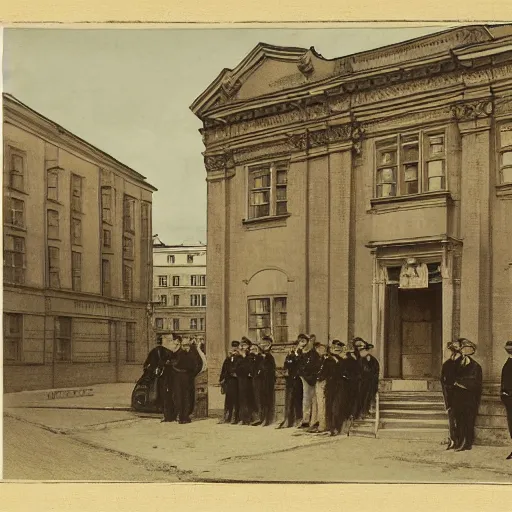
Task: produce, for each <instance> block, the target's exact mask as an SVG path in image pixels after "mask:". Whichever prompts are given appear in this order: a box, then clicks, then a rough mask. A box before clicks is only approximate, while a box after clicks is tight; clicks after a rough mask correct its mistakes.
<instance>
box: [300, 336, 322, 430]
mask: <svg viewBox="0 0 512 512" xmlns="http://www.w3.org/2000/svg"><path fill="white" fill-rule="evenodd" d="M309 343H310V346H311V347H312V348H311V349H310V350H308V351H306V350H304V352H303V353H302V356H301V359H300V364H299V375H300V380H301V381H302V424H301V425H300V428H308V427H313V426H315V425H316V423H317V403H316V395H315V384H316V374H317V372H318V363H319V361H320V355H319V354H318V352H317V351H316V347H317V346H318V345H317V344H316V336H315V335H314V334H311V335H310V337H309Z"/></svg>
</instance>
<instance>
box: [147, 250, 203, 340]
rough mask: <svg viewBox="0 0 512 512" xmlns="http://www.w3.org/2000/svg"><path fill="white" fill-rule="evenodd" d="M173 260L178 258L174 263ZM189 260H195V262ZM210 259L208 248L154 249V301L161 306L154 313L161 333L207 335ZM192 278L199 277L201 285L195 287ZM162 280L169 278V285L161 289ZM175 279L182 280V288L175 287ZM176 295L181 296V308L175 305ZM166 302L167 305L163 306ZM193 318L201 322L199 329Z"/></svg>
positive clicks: (158, 330)
mask: <svg viewBox="0 0 512 512" xmlns="http://www.w3.org/2000/svg"><path fill="white" fill-rule="evenodd" d="M171 258H174V263H172V262H171V261H172V260H171ZM188 258H192V262H189V261H188ZM206 258H207V256H206V246H205V245H194V246H163V247H162V246H158V245H155V246H154V247H153V268H154V275H153V301H155V302H156V303H157V304H156V307H155V313H154V319H155V328H156V330H157V332H172V333H174V334H176V335H194V336H202V337H204V336H205V332H206V300H207V299H206V289H207V288H206ZM192 276H196V283H197V284H196V285H194V286H193V285H192V282H191V277H192ZM161 277H163V278H165V279H166V281H167V282H166V284H167V285H166V286H160V285H161V284H163V283H161V279H160V278H161ZM174 278H179V286H174ZM192 295H198V296H199V299H198V300H199V305H197V306H196V305H192V300H191V296H192ZM174 296H178V297H179V305H176V306H175V305H174ZM162 297H164V299H162ZM164 301H166V302H167V305H166V306H163V305H162V304H161V303H162V302H164ZM159 303H160V304H159ZM191 319H195V320H196V321H197V327H196V328H193V326H192V325H191ZM173 320H179V328H178V329H175V325H174V323H173Z"/></svg>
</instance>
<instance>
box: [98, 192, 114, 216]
mask: <svg viewBox="0 0 512 512" xmlns="http://www.w3.org/2000/svg"><path fill="white" fill-rule="evenodd" d="M101 220H102V221H103V222H107V223H108V224H111V223H112V187H101Z"/></svg>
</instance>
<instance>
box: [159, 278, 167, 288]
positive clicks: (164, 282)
mask: <svg viewBox="0 0 512 512" xmlns="http://www.w3.org/2000/svg"><path fill="white" fill-rule="evenodd" d="M158 286H159V287H160V288H165V287H167V276H158Z"/></svg>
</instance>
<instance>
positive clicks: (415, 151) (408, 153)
mask: <svg viewBox="0 0 512 512" xmlns="http://www.w3.org/2000/svg"><path fill="white" fill-rule="evenodd" d="M403 152H404V162H417V161H418V160H419V157H420V149H419V146H417V145H414V146H405V147H404V148H403Z"/></svg>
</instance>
